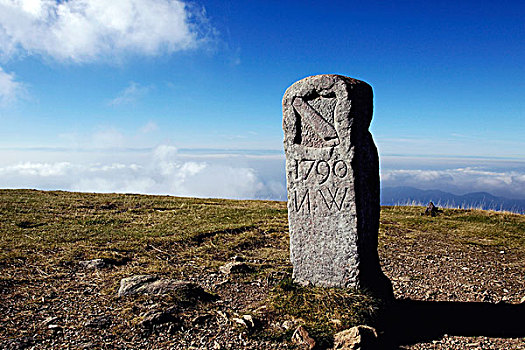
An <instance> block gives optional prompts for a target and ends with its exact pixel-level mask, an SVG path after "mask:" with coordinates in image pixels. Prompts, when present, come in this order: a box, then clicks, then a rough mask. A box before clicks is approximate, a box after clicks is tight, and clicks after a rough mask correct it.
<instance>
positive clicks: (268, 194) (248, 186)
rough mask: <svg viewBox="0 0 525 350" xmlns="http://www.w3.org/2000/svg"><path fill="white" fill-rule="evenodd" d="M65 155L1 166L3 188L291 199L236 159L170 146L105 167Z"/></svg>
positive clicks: (279, 185) (280, 187) (280, 184)
mask: <svg viewBox="0 0 525 350" xmlns="http://www.w3.org/2000/svg"><path fill="white" fill-rule="evenodd" d="M64 156H66V157H67V158H69V159H75V161H54V162H53V161H48V160H46V161H24V162H18V163H14V164H9V165H4V166H0V184H1V186H2V187H3V188H37V189H61V190H70V191H82V192H119V193H144V194H170V195H177V196H191V197H218V198H263V199H283V198H286V194H285V192H283V191H284V190H285V187H284V184H283V182H282V181H280V182H279V181H275V180H273V179H268V178H263V177H264V176H265V175H261V172H260V171H259V170H256V169H255V168H254V167H251V166H249V165H247V164H240V163H238V164H231V163H230V162H229V161H231V159H229V160H228V159H222V158H217V159H214V160H211V161H210V160H209V159H206V160H195V159H188V157H182V156H181V155H179V154H178V153H177V150H176V148H175V147H173V146H169V145H161V146H158V147H156V148H155V149H153V150H151V151H150V152H149V153H148V154H145V155H140V156H138V155H133V154H132V155H129V156H128V160H127V161H126V160H125V159H124V158H125V157H121V156H119V159H117V160H113V161H110V160H108V159H106V160H104V162H103V163H97V162H82V161H81V159H80V156H82V154H76V156H72V155H71V154H65V155H64ZM84 156H85V155H84ZM35 158H37V156H35ZM98 158H99V159H101V158H100V157H98ZM237 158H238V157H237ZM237 158H236V159H235V161H236V162H237V161H238V160H239V159H237ZM280 163H281V162H280V161H279V164H280ZM277 170H279V169H277ZM281 180H284V178H283V179H281Z"/></svg>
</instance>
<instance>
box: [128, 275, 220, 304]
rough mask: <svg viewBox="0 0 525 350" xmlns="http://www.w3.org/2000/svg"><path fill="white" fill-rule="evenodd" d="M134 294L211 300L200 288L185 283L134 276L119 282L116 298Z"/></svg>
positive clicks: (210, 296)
mask: <svg viewBox="0 0 525 350" xmlns="http://www.w3.org/2000/svg"><path fill="white" fill-rule="evenodd" d="M135 294H157V295H158V294H176V295H179V296H181V297H183V298H184V299H203V300H206V299H212V298H213V296H212V295H210V294H209V293H207V292H205V291H204V290H203V289H202V287H200V286H198V285H196V284H195V283H191V282H187V281H178V280H173V279H159V278H158V277H157V276H155V275H135V276H132V277H128V278H124V279H122V280H121V281H120V288H119V290H118V296H119V297H123V296H126V295H135Z"/></svg>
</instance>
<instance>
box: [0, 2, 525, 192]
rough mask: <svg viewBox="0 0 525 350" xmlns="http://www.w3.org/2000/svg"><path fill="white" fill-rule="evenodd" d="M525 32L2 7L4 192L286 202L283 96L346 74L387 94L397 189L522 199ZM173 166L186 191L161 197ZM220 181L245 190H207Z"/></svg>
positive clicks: (465, 19)
mask: <svg viewBox="0 0 525 350" xmlns="http://www.w3.org/2000/svg"><path fill="white" fill-rule="evenodd" d="M524 17H525V5H524V4H523V2H520V1H497V2H496V1H491V2H486V1H485V2H479V1H476V2H474V1H463V2H456V1H435V2H421V1H419V2H415V1H414V2H412V1H410V2H408V1H402V2H384V1H377V2H374V1H366V2H363V1H359V2H354V1H332V2H319V1H315V2H314V1H300V2H299V1H297V2H296V1H235V2H231V1H197V2H192V3H184V2H180V1H169V0H115V1H111V2H104V1H100V0H69V1H65V2H64V1H62V2H60V4H57V3H55V2H53V1H43V0H17V1H15V0H0V69H1V70H0V125H1V127H0V181H2V182H3V183H4V184H3V185H2V184H1V183H0V187H39V188H46V189H52V188H59V189H76V190H93V191H132V192H146V193H153V192H154V193H169V194H182V195H200V196H207V195H210V196H229V197H250V198H251V197H257V198H263V197H268V198H282V193H283V191H284V190H283V188H284V187H283V181H284V179H283V178H282V176H281V175H282V173H283V172H282V169H281V167H282V154H280V153H279V152H281V150H282V129H281V118H282V114H281V98H282V95H283V93H284V90H285V89H286V88H287V87H288V86H289V85H291V84H292V83H293V82H295V81H297V80H299V79H301V78H303V77H305V76H308V75H314V74H321V73H337V74H342V75H347V76H351V77H354V78H358V79H362V80H365V81H367V82H368V83H370V84H371V85H372V86H373V88H374V94H375V113H374V119H373V122H372V127H371V130H372V133H373V135H374V138H375V140H376V143H377V145H378V148H379V150H380V155H381V159H382V162H381V164H382V172H383V174H382V175H383V179H384V183H385V181H386V183H388V181H390V184H391V185H397V184H403V185H407V181H408V184H409V185H410V184H411V185H414V186H416V187H418V186H419V187H427V188H428V187H429V186H432V185H434V186H440V187H442V189H450V190H454V191H456V192H462V191H463V192H464V191H469V190H483V189H485V190H487V191H489V192H493V193H499V194H505V195H512V194H513V195H514V196H516V197H523V198H525V138H524V137H523V135H525V123H524V120H525V115H524V114H525V106H524V104H525V103H524V100H525V99H524V98H523V97H524V96H525V83H524V82H525V65H524V62H525V45H524V44H525V24H524V22H523V18H524ZM163 149H164V150H165V149H169V150H171V151H170V152H171V153H170V152H168V153H166V154H168V155H169V156H168V155H166V154H165V155H164V156H162V157H164V158H162V157H161V158H162V159H164V161H167V160H166V159H168V158H169V162H171V163H170V164H175V165H173V167H172V168H171V171H172V172H171V173H170V172H169V171H168V172H166V179H167V178H169V176H172V175H173V174H175V173H173V171H175V170H174V169H178V170H177V171H176V175H180V176H182V175H181V174H183V173H184V176H182V178H183V180H181V182H180V183H179V185H176V184H173V183H172V181H171V180H170V181H168V180H166V179H164V180H162V181H167V183H165V184H164V185H163V186H161V185H159V184H158V183H157V182H158V181H161V180H159V179H152V176H153V175H151V174H154V173H155V170H154V169H157V170H158V168H156V167H155V166H157V165H158V164H157V165H155V166H153V165H152V164H151V159H160V158H159V157H158V156H157V158H155V156H154V154H156V153H155V152H157V153H158V152H161V153H162V150H163ZM194 149H208V150H209V149H214V150H221V149H222V150H224V149H229V150H242V151H238V152H237V153H235V152H233V153H235V154H233V153H232V152H231V151H230V152H229V153H228V154H226V155H225V154H222V155H221V156H220V157H219V156H218V154H217V151H213V152H212V151H209V152H207V153H206V152H204V153H203V152H202V151H200V152H195V151H193V152H192V151H191V150H194ZM174 150H178V151H174ZM246 150H249V151H250V152H246ZM261 150H264V151H273V152H262V153H261V152H260V151H261ZM148 152H149V153H148ZM173 152H176V155H174V153H173ZM257 152H259V153H257ZM219 153H220V152H219ZM223 153H225V152H223ZM261 154H262V155H261ZM165 157H168V158H165ZM279 157H281V158H279ZM137 159H142V160H141V162H142V163H141V162H139V161H138V160H137ZM263 159H264V160H263ZM458 159H459V161H458ZM465 159H466V161H465ZM137 162H138V163H137ZM159 162H160V161H159ZM169 162H168V163H169ZM66 163H67V164H69V165H67V166H62V168H61V167H60V164H66ZM135 163H137V164H135ZM146 163H147V164H149V165H146ZM190 163H191V164H193V166H188V168H187V169H186V170H188V169H193V170H192V171H189V170H188V171H189V172H187V173H185V172H183V170H181V169H183V167H184V165H185V164H190ZM97 164H98V165H97ZM104 164H105V165H108V164H120V165H122V166H124V168H122V167H121V168H120V169H128V171H131V172H132V173H133V172H135V173H134V174H135V175H133V176H132V175H129V174H128V175H129V176H130V183H134V181H135V182H137V181H138V182H139V183H141V184H142V185H141V186H139V185H136V186H135V187H134V185H129V186H128V187H122V186H121V187H119V185H118V183H117V181H116V180H115V179H114V178H113V177H111V176H115V177H118V176H121V175H122V174H121V173H118V172H117V173H111V175H107V174H106V175H104V174H102V173H100V171H102V170H100V169H102V168H103V167H104V166H105V165H104ZM133 164H135V165H137V166H141V167H142V169H146V168H147V169H149V170H148V171H149V172H148V174H149V175H145V173H141V172H140V170H129V169H131V168H126V167H129V166H132V165H133ZM195 164H197V165H198V164H200V165H201V166H200V167H199V166H196V165H195ZM95 166H100V167H102V168H100V169H99V168H97V169H98V170H97V171H99V172H96V171H95V173H96V176H95V175H93V176H95V177H93V178H89V177H88V179H87V180H90V181H91V182H90V181H87V180H86V181H87V182H86V183H91V185H89V186H88V185H82V186H81V185H79V184H74V183H73V182H72V181H73V180H72V179H71V177H74V178H78V177H79V176H80V174H84V175H85V174H87V173H89V171H90V169H92V167H95ZM203 166H204V167H203ZM217 166H218V167H222V168H220V169H222V171H224V173H228V171H229V170H228V169H230V170H231V169H234V170H232V172H235V169H236V170H237V171H238V173H239V174H245V177H246V178H242V179H237V180H236V181H235V183H237V182H239V183H242V184H243V186H244V187H242V188H244V189H245V190H239V191H237V192H236V190H235V188H234V187H235V186H234V185H235V183H232V184H228V183H226V182H225V183H219V184H218V186H222V187H223V188H228V186H230V185H231V186H232V190H231V191H230V192H228V193H223V192H220V191H219V190H217V188H216V187H218V186H215V189H212V190H208V192H206V190H202V188H199V185H198V184H199V183H202V184H204V183H206V181H205V180H203V179H200V180H199V181H197V180H195V179H196V178H197V177H198V175H199V174H200V172H202V171H203V170H202V169H205V168H206V167H208V168H207V169H211V168H213V167H217ZM46 167H47V168H46ZM66 168H67V169H69V170H64V169H66ZM73 168H74V169H76V170H72V169H73ZM116 168H118V166H117V167H116ZM24 169H25V170H24ZM28 169H33V170H31V171H29V170H28ZM35 169H36V170H35ZM43 169H48V170H47V173H46V170H43ZM49 169H54V170H53V171H55V173H53V172H52V171H51V173H53V174H58V173H60V174H61V175H60V176H58V175H57V176H58V177H56V178H53V176H52V175H49V171H50V170H49ZM59 169H62V170H59ZM198 169H201V170H198ZM436 169H438V170H436ZM465 169H467V170H465ZM186 170H184V171H186ZM24 171H25V172H26V173H23V172H24ZM60 171H62V172H60ZM144 171H145V170H144ZM399 171H402V172H403V171H404V173H402V174H403V176H401V175H399V174H400V173H399ZM406 171H409V173H408V174H409V175H407V173H406ZM410 171H411V172H414V171H418V172H422V173H424V174H425V176H423V178H424V179H427V180H425V181H427V183H426V182H422V181H423V180H421V179H419V180H418V176H419V175H420V173H410ZM431 171H434V173H431ZM435 171H440V172H443V173H439V174H437V175H436V173H435ZM139 173H140V174H142V175H140V176H139V175H137V174H139ZM21 174H25V175H27V177H24V176H25V175H24V176H21ZM44 174H48V175H47V177H45V176H46V175H44ZM119 174H120V175H119ZM191 174H193V175H191ZM418 174H419V175H418ZM150 175H151V176H150ZM427 175H428V176H430V175H432V176H437V178H438V179H443V181H442V182H440V181H437V180H436V177H431V176H430V177H428V176H427ZM396 176H397V177H396ZM137 177H140V181H139V180H137ZM153 177H154V176H153ZM175 177H176V176H175ZM407 177H408V180H407ZM228 178H231V176H230V177H228V176H225V180H224V181H226V179H228ZM401 178H402V181H401V180H400V179H401ZM93 179H94V180H93ZM97 179H98V180H97ZM190 179H193V180H195V184H194V185H192V186H189V185H188V184H189V182H191V181H193V180H191V181H190ZM393 179H397V180H395V181H394V180H393ZM428 179H431V180H428ZM447 179H452V180H447ZM459 179H461V180H459ZM469 179H470V180H469ZM410 180H412V182H410ZM97 181H98V182H97ZM162 181H161V182H162ZM210 181H212V180H210ZM243 181H244V182H243ZM250 181H252V182H250ZM447 181H449V182H447ZM451 181H452V182H453V184H452V185H451V184H450V182H451ZM97 183H98V185H97ZM447 183H448V184H449V185H450V186H449V185H447ZM100 184H102V185H100ZM147 184H150V185H147ZM155 184H157V185H158V186H157V185H155ZM185 184H186V185H185ZM112 186H113V187H112ZM148 186H149V187H148ZM202 186H204V185H202ZM249 186H252V187H254V188H259V189H258V190H257V191H258V192H257V191H255V190H252V191H251V192H250V191H249V190H246V189H247V188H249ZM447 186H448V187H447ZM206 188H213V186H208V187H206ZM243 191H244V192H243ZM254 191H255V192H254Z"/></svg>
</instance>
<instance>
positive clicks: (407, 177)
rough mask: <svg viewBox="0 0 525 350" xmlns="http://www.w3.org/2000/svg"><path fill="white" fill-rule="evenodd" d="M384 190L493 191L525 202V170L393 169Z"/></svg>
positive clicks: (387, 172)
mask: <svg viewBox="0 0 525 350" xmlns="http://www.w3.org/2000/svg"><path fill="white" fill-rule="evenodd" d="M381 175H382V176H381V181H382V185H383V186H384V187H392V186H411V187H416V188H419V189H424V190H434V189H438V190H442V191H446V192H452V193H454V194H465V193H469V192H489V193H491V194H493V195H496V196H502V197H508V198H518V199H525V168H523V169H521V170H520V169H517V170H501V169H496V170H490V169H486V168H481V167H464V168H454V169H438V170H428V169H408V170H407V169H403V170H399V169H389V170H384V171H382V174H381Z"/></svg>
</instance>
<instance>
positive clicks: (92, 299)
mask: <svg viewBox="0 0 525 350" xmlns="http://www.w3.org/2000/svg"><path fill="white" fill-rule="evenodd" d="M423 210H424V209H423V208H421V207H383V208H382V212H381V233H380V247H379V253H380V256H381V262H382V266H383V269H384V271H385V273H386V275H387V276H388V277H389V278H390V279H391V280H392V282H393V285H394V292H395V296H396V298H397V299H398V302H397V303H396V304H395V305H394V306H393V307H392V306H389V307H386V306H384V305H383V304H382V303H381V302H380V301H378V300H375V299H374V298H372V297H371V296H369V295H367V294H366V293H362V292H358V291H352V290H340V289H321V288H311V287H308V288H306V287H299V286H296V285H294V284H293V283H291V280H290V274H291V265H290V263H289V260H288V257H289V253H288V249H289V246H288V232H287V211H286V204H285V203H283V202H271V201H232V200H222V199H193V198H176V197H168V196H141V195H124V194H85V193H84V194H82V193H68V192H41V191H32V190H0V246H1V247H2V250H1V252H0V272H1V273H0V348H7V349H10V348H12V349H20V348H31V347H34V348H35V349H60V348H86V349H98V348H108V349H109V348H116V349H139V348H148V349H168V348H176V349H187V348H191V347H193V348H202V349H228V348H231V349H243V348H246V349H278V348H283V349H285V348H293V346H294V345H293V343H292V342H291V335H292V333H293V331H294V329H295V328H296V327H297V326H298V325H300V324H304V325H305V326H306V329H308V331H309V333H310V335H311V336H312V337H313V338H314V339H315V340H316V341H317V344H318V348H326V347H329V346H331V341H332V338H331V335H333V333H334V332H337V331H339V330H342V329H345V328H348V327H351V326H353V325H357V324H370V325H373V326H376V327H378V328H379V329H380V330H382V331H384V332H385V333H384V339H385V344H386V339H388V342H389V344H390V345H391V346H393V347H401V348H407V349H428V348H436V349H449V348H462V347H467V346H468V347H469V348H480V349H481V348H483V349H490V348H494V349H500V348H513V349H519V348H525V334H524V333H525V331H522V330H521V328H519V329H516V327H515V326H514V325H513V324H511V323H509V322H504V321H503V320H501V318H506V317H507V316H508V317H510V316H516V315H518V316H520V315H523V316H525V314H524V313H523V311H524V310H523V309H524V308H523V305H525V304H520V302H521V301H522V298H523V297H525V292H524V291H525V279H524V275H525V267H524V264H523V261H525V260H524V259H525V216H522V215H516V214H504V213H495V212H487V211H477V210H449V209H446V210H444V212H443V213H441V214H440V215H439V216H438V217H435V218H431V217H426V216H421V213H422V212H423ZM96 258H99V259H104V260H102V261H103V262H104V263H103V264H101V265H100V266H98V267H93V266H89V265H86V264H83V263H82V261H87V260H91V259H96ZM232 262H235V263H236V265H235V267H236V268H238V271H237V272H235V270H234V269H232V271H230V272H228V271H224V272H223V271H221V267H224V265H225V264H227V263H232ZM104 264H105V266H102V265H104ZM230 267H231V265H230ZM223 270H224V268H223ZM150 274H154V275H156V276H158V278H161V279H162V278H164V279H168V278H169V279H176V280H182V281H189V282H192V283H193V284H194V285H198V286H201V287H202V288H203V289H204V290H205V292H203V293H205V295H207V297H205V298H204V297H202V298H201V297H198V295H201V294H199V293H201V292H199V293H186V294H185V293H181V292H176V293H171V294H170V295H164V296H161V295H151V294H150V295H135V296H126V297H118V296H117V291H118V289H119V284H120V281H121V279H123V278H126V277H130V276H133V275H150ZM202 295H204V294H202ZM445 302H447V303H448V304H447V303H445ZM450 303H452V304H450ZM449 306H450V307H449ZM464 306H466V307H468V311H467V312H466V314H465V313H463V316H462V317H467V319H466V320H465V322H464V323H468V324H470V326H471V328H468V329H464V328H462V326H461V324H462V323H457V324H456V323H454V322H443V321H450V320H449V319H448V318H450V319H454V318H457V317H458V315H457V314H454V311H453V310H463V311H464V310H465V308H464ZM400 307H401V308H402V310H401V311H400V310H399V309H396V308H400ZM444 307H445V308H444ZM447 307H449V308H448V309H447ZM486 307H489V309H486ZM423 310H424V312H426V313H427V315H426V316H425V322H420V321H421V320H420V319H418V317H421V315H420V314H421V312H423ZM439 310H448V312H449V314H445V313H443V311H439ZM455 312H456V313H457V312H458V311H455ZM480 312H483V313H485V316H486V317H487V320H486V321H485V323H484V324H479V325H478V323H476V322H475V319H476V318H477V317H478V314H479V313H480ZM428 313H435V314H434V315H428ZM491 313H492V314H491ZM245 315H248V316H245ZM418 315H419V316H418ZM427 316H428V317H427ZM491 316H499V318H500V319H497V320H496V321H497V322H498V323H497V324H495V323H494V322H495V321H491V320H490V317H491ZM243 317H244V318H243ZM399 317H401V318H399ZM469 317H470V318H469ZM463 320H464V319H462V322H463ZM491 322H492V323H491ZM400 325H403V327H401V326H400ZM445 334H447V335H445Z"/></svg>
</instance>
